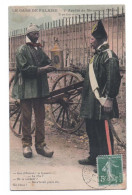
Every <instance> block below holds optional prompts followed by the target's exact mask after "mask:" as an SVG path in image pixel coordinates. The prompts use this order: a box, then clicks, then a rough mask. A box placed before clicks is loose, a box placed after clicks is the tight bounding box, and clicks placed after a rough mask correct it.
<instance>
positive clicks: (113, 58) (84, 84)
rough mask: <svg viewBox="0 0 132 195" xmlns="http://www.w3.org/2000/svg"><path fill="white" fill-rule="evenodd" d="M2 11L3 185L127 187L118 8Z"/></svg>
mask: <svg viewBox="0 0 132 195" xmlns="http://www.w3.org/2000/svg"><path fill="white" fill-rule="evenodd" d="M8 9H9V77H10V79H9V86H10V89H9V94H10V98H9V100H10V102H9V107H10V189H11V190H100V189H101V190H108V189H126V109H125V105H126V99H125V98H126V96H125V91H126V88H125V85H126V80H125V76H126V43H125V6H124V5H121V4H120V5H119V4H118V5H56V6H52V5H51V6H9V8H8Z"/></svg>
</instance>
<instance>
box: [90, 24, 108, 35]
mask: <svg viewBox="0 0 132 195" xmlns="http://www.w3.org/2000/svg"><path fill="white" fill-rule="evenodd" d="M92 36H93V37H94V38H95V39H103V38H106V39H107V33H106V31H105V28H104V25H103V23H102V21H101V20H99V21H98V23H97V24H95V25H94V26H93V28H92Z"/></svg>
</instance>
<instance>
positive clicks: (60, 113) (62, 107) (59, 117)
mask: <svg viewBox="0 0 132 195" xmlns="http://www.w3.org/2000/svg"><path fill="white" fill-rule="evenodd" d="M62 111H63V107H62V108H61V111H60V113H59V115H58V117H57V119H56V122H58V121H59V118H60V116H61V113H62Z"/></svg>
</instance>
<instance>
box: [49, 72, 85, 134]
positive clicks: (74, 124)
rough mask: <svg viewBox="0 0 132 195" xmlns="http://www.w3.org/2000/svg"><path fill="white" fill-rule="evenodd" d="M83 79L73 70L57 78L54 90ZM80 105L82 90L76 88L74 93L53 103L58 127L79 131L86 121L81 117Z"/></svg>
mask: <svg viewBox="0 0 132 195" xmlns="http://www.w3.org/2000/svg"><path fill="white" fill-rule="evenodd" d="M81 80H82V77H81V76H80V75H79V74H75V73H72V72H68V73H65V74H63V75H61V76H59V77H58V78H57V79H56V81H55V83H54V85H53V87H52V91H54V90H57V89H60V88H64V87H67V86H69V85H71V84H74V83H77V82H79V81H81ZM80 106H81V92H80V91H78V90H76V89H75V90H74V92H73V93H72V94H71V93H70V94H66V95H65V96H64V97H63V98H62V99H60V100H59V101H58V102H57V103H55V104H51V105H50V108H51V109H50V112H51V117H52V119H53V121H54V123H55V125H56V127H57V128H58V129H59V130H61V131H64V132H67V133H73V132H75V131H77V130H78V129H79V128H80V126H81V125H82V124H83V121H84V120H83V119H81V118H80V117H79V114H80Z"/></svg>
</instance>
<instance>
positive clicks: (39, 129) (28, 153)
mask: <svg viewBox="0 0 132 195" xmlns="http://www.w3.org/2000/svg"><path fill="white" fill-rule="evenodd" d="M38 38H39V27H38V26H37V25H35V24H31V25H30V26H29V27H28V28H27V33H26V44H24V45H22V46H20V47H19V48H18V50H17V54H16V68H17V70H16V75H15V81H14V87H13V91H12V95H13V98H15V99H20V106H21V121H22V135H23V137H22V146H23V155H24V157H26V158H30V157H32V149H31V146H32V136H31V117H32V108H33V109H34V114H35V124H36V132H35V148H36V151H37V153H38V154H40V155H43V156H45V157H52V155H53V151H49V150H48V148H47V147H46V143H45V130H44V119H45V107H44V97H45V96H47V95H49V86H48V80H47V73H48V72H51V71H53V70H54V69H55V68H54V67H52V66H51V60H50V59H49V57H48V56H47V55H46V54H45V53H44V52H43V50H42V48H41V44H40V43H38Z"/></svg>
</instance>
